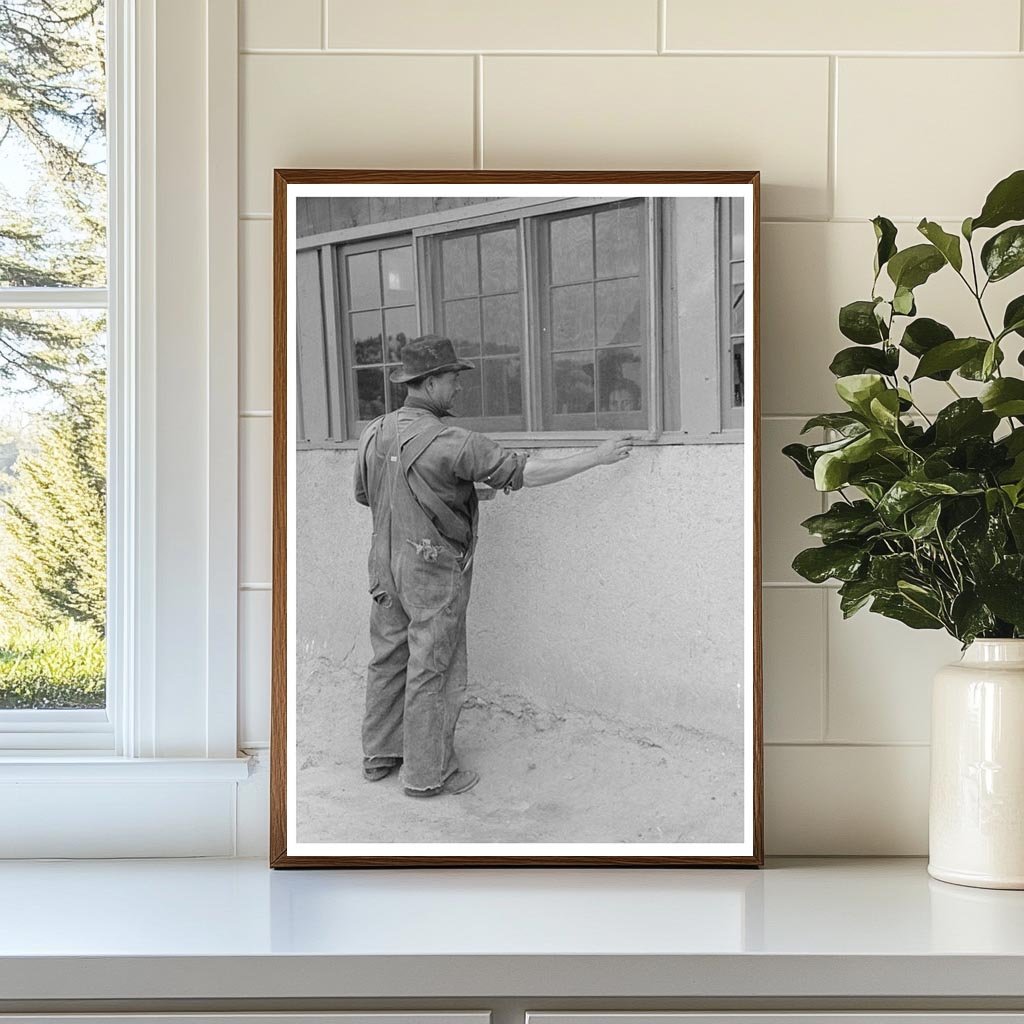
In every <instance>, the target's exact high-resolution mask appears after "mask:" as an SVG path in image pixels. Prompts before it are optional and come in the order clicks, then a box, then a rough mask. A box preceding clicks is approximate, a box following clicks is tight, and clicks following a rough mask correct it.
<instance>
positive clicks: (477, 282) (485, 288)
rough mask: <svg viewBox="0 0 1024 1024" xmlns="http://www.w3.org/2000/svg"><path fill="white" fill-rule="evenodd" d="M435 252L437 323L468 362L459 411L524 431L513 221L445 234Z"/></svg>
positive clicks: (519, 298)
mask: <svg viewBox="0 0 1024 1024" xmlns="http://www.w3.org/2000/svg"><path fill="white" fill-rule="evenodd" d="M433 251H434V252H436V253H438V254H439V257H440V260H439V262H440V273H439V274H438V275H436V276H437V280H438V285H439V294H438V296H437V300H436V306H437V308H438V309H439V312H440V316H439V317H438V318H437V320H436V324H437V329H438V330H439V332H440V333H442V334H444V335H445V336H446V337H449V338H451V339H452V342H453V344H454V345H455V351H456V354H457V355H458V356H459V357H460V358H461V359H464V360H466V361H467V362H468V363H471V364H472V365H473V367H474V371H473V372H469V373H466V374H464V375H463V378H462V386H463V391H462V396H461V399H460V412H461V414H462V415H463V416H465V417H467V418H469V419H484V420H487V421H489V422H490V423H492V424H496V425H497V427H498V428H499V429H505V430H522V429H523V428H524V426H525V420H524V417H523V373H522V355H523V345H524V339H525V336H526V335H525V327H524V322H523V285H522V280H521V275H520V271H519V266H520V243H519V231H518V228H517V227H516V226H511V227H506V226H501V227H498V228H493V229H487V230H482V231H470V232H459V233H455V234H451V235H445V236H442V237H441V238H440V239H438V240H436V241H435V244H434V247H433Z"/></svg>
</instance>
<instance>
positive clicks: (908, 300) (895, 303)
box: [892, 285, 917, 316]
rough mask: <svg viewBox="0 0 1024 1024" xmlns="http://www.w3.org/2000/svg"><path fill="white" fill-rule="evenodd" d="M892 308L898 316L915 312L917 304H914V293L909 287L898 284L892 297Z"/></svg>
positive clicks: (911, 314) (910, 314)
mask: <svg viewBox="0 0 1024 1024" xmlns="http://www.w3.org/2000/svg"><path fill="white" fill-rule="evenodd" d="M892 308H893V312H895V313H899V314H900V316H913V315H914V314H915V313H916V312H917V306H915V305H914V293H913V292H912V291H911V290H910V289H909V288H904V287H903V285H900V287H899V288H897V289H896V294H895V295H893V297H892Z"/></svg>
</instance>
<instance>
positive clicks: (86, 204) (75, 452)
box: [0, 0, 106, 635]
mask: <svg viewBox="0 0 1024 1024" xmlns="http://www.w3.org/2000/svg"><path fill="white" fill-rule="evenodd" d="M103 15H104V6H103V0H0V149H2V150H3V151H4V152H5V153H8V154H11V157H12V161H13V163H14V164H15V165H16V166H21V167H23V168H25V171H26V174H28V175H30V176H31V177H32V178H33V179H34V181H33V183H32V185H31V187H29V188H28V189H27V190H25V189H21V190H20V191H18V190H17V189H15V188H14V186H13V185H12V186H11V187H10V188H5V187H4V186H3V184H0V287H19V288H28V287H51V288H52V287H86V286H93V285H102V284H104V283H105V282H106V262H105V247H106V227H105V225H106V168H105V159H106V153H105V133H106V67H105V52H104V24H103ZM15 192H17V194H15ZM101 327H102V325H101V323H97V322H96V320H95V318H90V317H88V316H87V317H85V318H82V317H79V316H76V315H74V314H56V313H51V312H47V311H42V310H36V311H33V310H20V309H3V308H0V390H5V391H7V392H8V393H18V392H20V393H24V392H35V393H36V394H37V395H38V396H39V397H38V398H37V399H35V400H34V406H33V407H45V408H47V409H48V410H49V411H47V412H46V413H45V414H39V426H38V428H37V430H36V436H35V443H34V445H33V446H32V448H31V449H30V450H28V451H24V450H23V451H22V452H21V454H20V455H19V457H18V459H17V461H16V462H15V464H14V467H13V472H12V473H11V475H10V476H8V477H7V478H6V480H5V487H4V493H3V495H2V501H0V609H2V610H3V616H2V618H3V620H5V621H6V622H7V623H8V624H10V623H15V622H17V623H20V624H22V625H28V626H31V627H38V626H42V627H45V628H50V627H53V626H57V625H60V624H61V623H63V622H64V621H66V620H67V619H72V620H77V621H79V622H82V623H86V624H88V625H89V626H90V627H92V628H93V629H95V630H96V631H97V632H98V633H99V634H100V635H102V634H103V633H104V630H105V589H106V581H105V577H106V566H105V561H106V506H105V498H106V480H105V449H106V403H105V377H104V373H103V371H102V369H100V368H101V367H102V365H103V358H102V331H101Z"/></svg>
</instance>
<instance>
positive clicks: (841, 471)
mask: <svg viewBox="0 0 1024 1024" xmlns="http://www.w3.org/2000/svg"><path fill="white" fill-rule="evenodd" d="M849 479H850V464H849V463H848V462H847V461H846V460H845V459H844V458H843V453H842V452H841V451H840V452H826V453H825V454H824V455H822V457H821V458H820V459H818V461H817V462H815V463H814V486H815V487H816V488H817V489H818V490H819V491H835V490H838V489H839V488H840V487H842V486H843V484H845V483H846V481H847V480H849Z"/></svg>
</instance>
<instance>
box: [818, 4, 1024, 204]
mask: <svg viewBox="0 0 1024 1024" xmlns="http://www.w3.org/2000/svg"><path fill="white" fill-rule="evenodd" d="M1022 2H1024V0H1022ZM838 111H839V59H838V58H837V57H829V59H828V143H827V152H828V156H827V159H828V166H827V168H826V169H825V176H826V188H827V189H828V213H829V220H833V219H834V218H835V215H836V178H837V176H838V168H839V116H838Z"/></svg>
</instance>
